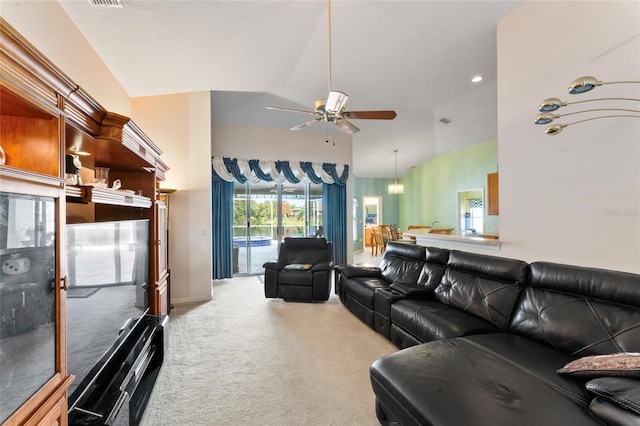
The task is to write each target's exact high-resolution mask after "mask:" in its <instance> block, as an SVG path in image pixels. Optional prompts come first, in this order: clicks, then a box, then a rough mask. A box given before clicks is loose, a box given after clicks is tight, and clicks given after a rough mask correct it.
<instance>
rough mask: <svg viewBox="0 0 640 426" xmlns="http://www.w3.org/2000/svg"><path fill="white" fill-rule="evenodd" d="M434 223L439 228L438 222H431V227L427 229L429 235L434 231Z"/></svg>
mask: <svg viewBox="0 0 640 426" xmlns="http://www.w3.org/2000/svg"><path fill="white" fill-rule="evenodd" d="M436 223H437V224H438V226H440V222H438V221H437V220H434V221H433V222H431V226H430V227H429V233H430V234H431V233H432V232H433V230H434V229H436V227H435V225H436Z"/></svg>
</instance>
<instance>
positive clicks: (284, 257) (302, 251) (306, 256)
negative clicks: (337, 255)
mask: <svg viewBox="0 0 640 426" xmlns="http://www.w3.org/2000/svg"><path fill="white" fill-rule="evenodd" d="M331 249H332V245H331V242H330V241H327V240H326V239H325V238H302V237H287V238H285V239H284V241H283V242H282V244H281V245H280V253H279V254H278V261H279V262H281V263H282V264H283V265H289V264H295V263H311V264H315V263H318V262H322V261H329V260H331V258H332V254H331Z"/></svg>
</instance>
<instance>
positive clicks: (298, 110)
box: [265, 106, 317, 115]
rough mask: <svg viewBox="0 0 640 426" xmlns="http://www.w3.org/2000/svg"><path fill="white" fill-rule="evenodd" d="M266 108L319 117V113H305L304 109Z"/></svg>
mask: <svg viewBox="0 0 640 426" xmlns="http://www.w3.org/2000/svg"><path fill="white" fill-rule="evenodd" d="M265 108H266V109H274V110H276V111H288V112H301V113H303V114H311V115H317V112H315V111H305V110H302V109H292V108H282V107H277V106H267V107H265Z"/></svg>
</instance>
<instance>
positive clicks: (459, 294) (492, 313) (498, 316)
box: [434, 250, 528, 331]
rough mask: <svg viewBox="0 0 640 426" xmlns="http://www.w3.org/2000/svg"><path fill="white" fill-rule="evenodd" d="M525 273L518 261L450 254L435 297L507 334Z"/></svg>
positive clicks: (521, 263)
mask: <svg viewBox="0 0 640 426" xmlns="http://www.w3.org/2000/svg"><path fill="white" fill-rule="evenodd" d="M527 272H528V264H527V263H526V262H523V261H521V260H515V259H507V258H502V257H495V256H487V255H481V254H475V253H467V252H462V251H457V250H451V252H450V253H449V262H448V263H447V269H446V271H445V273H444V276H443V277H442V282H441V283H440V284H439V285H438V287H436V289H435V294H434V297H435V299H436V300H438V301H439V302H442V303H446V304H448V305H450V306H454V307H456V308H458V309H461V310H463V311H465V312H468V313H470V314H473V315H475V316H477V317H480V318H482V319H484V320H485V321H488V322H489V323H491V324H492V325H493V326H495V327H496V328H498V329H499V330H501V331H506V330H507V327H508V325H509V320H510V319H511V314H512V312H513V309H514V306H515V303H516V301H517V300H518V297H519V295H520V293H521V292H522V290H523V288H524V285H525V282H526V279H527Z"/></svg>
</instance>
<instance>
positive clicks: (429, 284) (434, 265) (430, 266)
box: [418, 247, 449, 290]
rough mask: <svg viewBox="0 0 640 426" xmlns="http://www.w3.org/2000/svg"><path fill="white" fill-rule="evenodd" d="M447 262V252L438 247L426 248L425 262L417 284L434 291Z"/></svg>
mask: <svg viewBox="0 0 640 426" xmlns="http://www.w3.org/2000/svg"><path fill="white" fill-rule="evenodd" d="M448 261H449V250H447V249H443V248H438V247H427V248H426V262H425V263H424V266H423V267H422V271H420V276H419V277H418V284H421V285H423V286H425V287H426V288H428V289H430V290H434V289H435V288H436V287H437V286H438V284H440V281H442V276H443V275H444V271H445V270H446V269H447V262H448Z"/></svg>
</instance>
